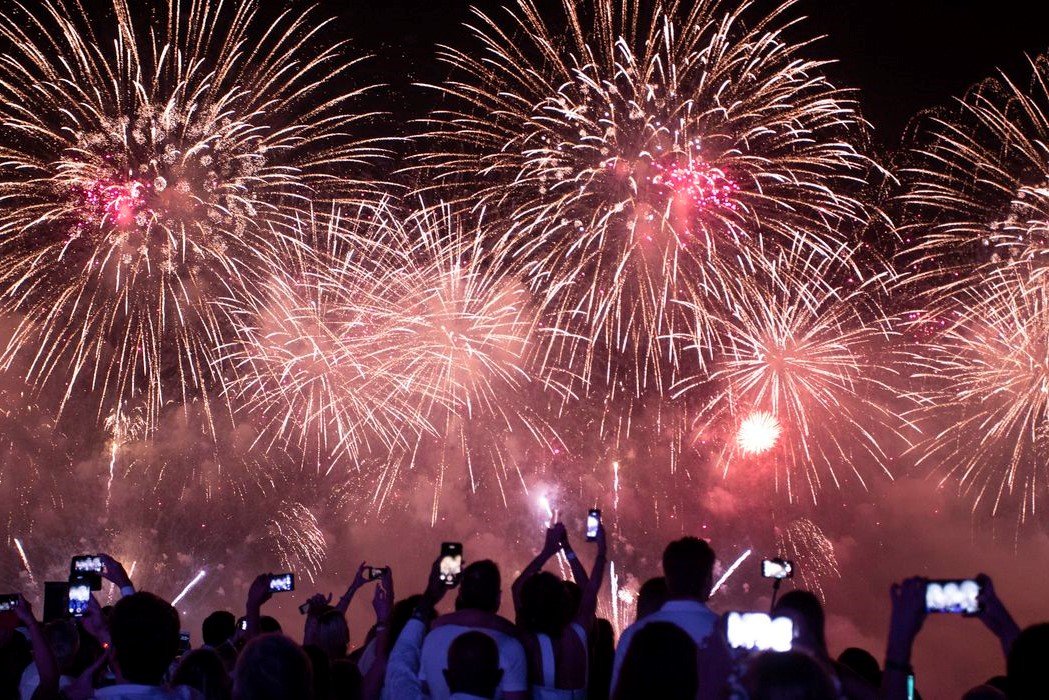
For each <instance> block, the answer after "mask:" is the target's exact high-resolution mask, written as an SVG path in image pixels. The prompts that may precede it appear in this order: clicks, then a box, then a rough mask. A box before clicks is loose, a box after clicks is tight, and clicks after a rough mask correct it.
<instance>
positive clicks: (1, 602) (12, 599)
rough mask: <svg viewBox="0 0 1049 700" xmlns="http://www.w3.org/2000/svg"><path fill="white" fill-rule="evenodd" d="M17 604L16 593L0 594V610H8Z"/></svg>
mask: <svg viewBox="0 0 1049 700" xmlns="http://www.w3.org/2000/svg"><path fill="white" fill-rule="evenodd" d="M16 605H18V594H17V593H8V594H6V595H0V612H9V611H11V610H14V609H15V606H16Z"/></svg>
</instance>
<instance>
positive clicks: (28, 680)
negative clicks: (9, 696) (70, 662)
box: [18, 661, 76, 700]
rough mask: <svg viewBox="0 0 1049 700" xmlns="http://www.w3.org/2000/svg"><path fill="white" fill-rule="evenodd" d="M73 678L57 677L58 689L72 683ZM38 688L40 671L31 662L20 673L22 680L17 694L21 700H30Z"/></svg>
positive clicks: (34, 663)
mask: <svg viewBox="0 0 1049 700" xmlns="http://www.w3.org/2000/svg"><path fill="white" fill-rule="evenodd" d="M74 680H76V679H75V678H72V677H70V676H59V677H58V689H59V690H62V689H63V688H65V687H67V686H68V685H69V684H70V683H72V682H73V681H74ZM39 686H40V671H38V670H37V668H36V662H35V661H31V662H30V663H29V665H28V666H26V668H25V671H23V672H22V680H20V681H19V682H18V694H19V696H21V698H22V700H32V697H33V693H35V692H36V689H37V688H38V687H39Z"/></svg>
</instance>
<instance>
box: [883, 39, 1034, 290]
mask: <svg viewBox="0 0 1049 700" xmlns="http://www.w3.org/2000/svg"><path fill="white" fill-rule="evenodd" d="M1031 68H1032V72H1033V77H1032V79H1031V81H1030V84H1029V87H1026V88H1025V87H1024V86H1022V85H1020V84H1018V83H1016V82H1014V81H1013V80H1011V79H1010V78H1009V77H1008V76H1006V75H1000V76H998V77H996V78H992V79H989V80H986V81H984V82H982V83H980V84H979V85H977V86H976V87H975V88H973V89H972V90H970V91H969V92H968V94H966V95H965V97H964V98H963V99H961V100H959V101H958V104H957V105H956V108H955V109H954V110H950V111H948V110H943V111H941V112H940V113H937V114H935V115H933V116H931V117H928V118H926V119H925V120H923V121H921V122H919V127H918V128H917V129H916V131H915V134H914V136H913V143H912V144H911V151H910V153H909V154H908V157H909V167H908V168H905V169H904V170H903V177H904V181H905V186H906V188H905V191H904V193H903V195H902V196H901V201H902V203H903V204H904V206H905V213H906V218H905V223H906V225H905V226H904V227H903V230H904V232H905V235H906V237H907V238H908V240H910V241H911V247H910V250H909V251H908V255H909V256H910V257H911V260H910V261H909V262H910V263H911V264H912V265H914V267H915V274H914V275H912V277H911V281H912V282H916V283H919V284H920V285H921V286H922V288H923V289H926V290H928V289H929V288H931V289H932V290H933V292H934V294H935V295H938V296H942V294H943V293H944V292H948V291H950V290H953V289H956V288H959V287H965V286H966V285H969V284H972V283H974V282H977V283H978V281H979V279H980V277H981V276H983V275H984V274H988V273H993V272H994V271H995V270H997V269H1001V268H1002V267H1004V266H1007V265H1010V264H1014V263H1021V264H1022V265H1023V266H1027V267H1029V266H1030V264H1029V261H1032V260H1033V261H1034V265H1035V268H1034V272H1035V273H1036V274H1037V273H1039V272H1040V268H1041V267H1043V266H1044V260H1045V255H1046V253H1047V252H1049V146H1047V144H1049V57H1046V56H1043V57H1040V58H1038V59H1035V60H1033V61H1032V62H1031Z"/></svg>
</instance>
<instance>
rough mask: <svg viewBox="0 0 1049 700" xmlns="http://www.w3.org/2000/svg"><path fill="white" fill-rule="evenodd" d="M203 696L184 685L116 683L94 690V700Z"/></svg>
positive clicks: (199, 698) (177, 699)
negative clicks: (171, 686) (170, 686)
mask: <svg viewBox="0 0 1049 700" xmlns="http://www.w3.org/2000/svg"><path fill="white" fill-rule="evenodd" d="M203 698H204V696H203V695H201V694H200V693H199V692H197V691H196V690H194V689H193V688H190V687H189V686H185V685H176V686H174V687H173V688H169V687H167V686H163V685H138V684H136V683H118V684H117V685H110V686H106V687H105V688H98V689H97V690H95V700H203Z"/></svg>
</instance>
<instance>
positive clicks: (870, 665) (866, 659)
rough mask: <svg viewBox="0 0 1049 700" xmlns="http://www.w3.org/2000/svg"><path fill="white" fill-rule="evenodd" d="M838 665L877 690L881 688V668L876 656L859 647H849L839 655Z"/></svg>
mask: <svg viewBox="0 0 1049 700" xmlns="http://www.w3.org/2000/svg"><path fill="white" fill-rule="evenodd" d="M838 663H839V664H841V665H842V666H844V667H845V668H847V669H849V670H850V671H852V672H853V673H855V674H856V675H857V676H859V677H860V678H862V679H863V680H865V681H867V682H868V683H870V684H871V685H872V686H874V687H875V688H877V687H879V686H881V666H879V665H878V660H877V659H876V658H874V654H872V653H870V652H869V651H867V650H866V649H860V648H859V647H848V648H847V649H845V651H843V652H841V654H839V655H838Z"/></svg>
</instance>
